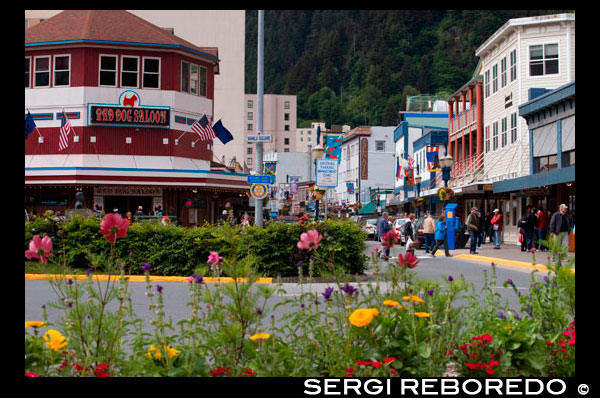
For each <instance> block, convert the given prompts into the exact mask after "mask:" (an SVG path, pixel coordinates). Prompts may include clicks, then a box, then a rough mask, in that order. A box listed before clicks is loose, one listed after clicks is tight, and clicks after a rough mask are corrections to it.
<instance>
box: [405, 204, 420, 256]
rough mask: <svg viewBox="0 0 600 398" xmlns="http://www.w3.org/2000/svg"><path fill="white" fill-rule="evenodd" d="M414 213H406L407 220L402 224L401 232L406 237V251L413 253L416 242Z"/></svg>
mask: <svg viewBox="0 0 600 398" xmlns="http://www.w3.org/2000/svg"><path fill="white" fill-rule="evenodd" d="M415 218H416V216H415V214H414V213H410V214H409V215H408V221H406V222H405V223H404V224H403V225H402V228H403V233H404V236H405V237H406V252H407V253H412V254H415V245H416V244H417V228H416V226H415Z"/></svg>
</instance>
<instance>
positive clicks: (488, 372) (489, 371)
mask: <svg viewBox="0 0 600 398" xmlns="http://www.w3.org/2000/svg"><path fill="white" fill-rule="evenodd" d="M485 373H487V374H489V375H493V374H494V373H495V372H494V369H492V368H487V369H486V370H485Z"/></svg>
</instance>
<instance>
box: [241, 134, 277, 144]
mask: <svg viewBox="0 0 600 398" xmlns="http://www.w3.org/2000/svg"><path fill="white" fill-rule="evenodd" d="M246 142H255V143H256V142H271V136H270V135H249V136H246Z"/></svg>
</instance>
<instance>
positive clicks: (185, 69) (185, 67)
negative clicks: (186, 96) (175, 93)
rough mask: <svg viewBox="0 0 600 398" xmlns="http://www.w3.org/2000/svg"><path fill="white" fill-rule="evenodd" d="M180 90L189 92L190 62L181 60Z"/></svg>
mask: <svg viewBox="0 0 600 398" xmlns="http://www.w3.org/2000/svg"><path fill="white" fill-rule="evenodd" d="M181 91H183V92H184V93H189V92H190V63H189V62H185V61H181Z"/></svg>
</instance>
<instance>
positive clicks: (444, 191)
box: [438, 188, 454, 200]
mask: <svg viewBox="0 0 600 398" xmlns="http://www.w3.org/2000/svg"><path fill="white" fill-rule="evenodd" d="M453 195H454V191H453V190H452V189H450V188H440V189H439V190H438V196H439V197H440V200H449V199H450V198H451V197H452V196H453Z"/></svg>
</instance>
